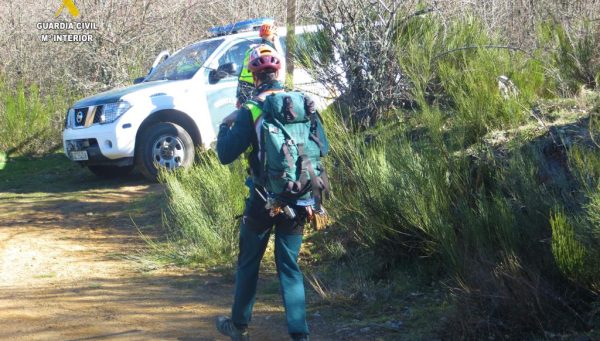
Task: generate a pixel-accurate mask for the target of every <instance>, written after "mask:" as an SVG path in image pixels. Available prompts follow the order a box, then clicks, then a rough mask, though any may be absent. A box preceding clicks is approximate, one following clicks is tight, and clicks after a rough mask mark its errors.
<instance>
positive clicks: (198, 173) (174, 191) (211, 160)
mask: <svg viewBox="0 0 600 341" xmlns="http://www.w3.org/2000/svg"><path fill="white" fill-rule="evenodd" d="M200 159H201V160H200V162H198V163H197V164H196V165H194V166H193V167H191V168H190V169H185V170H180V171H177V172H174V173H166V172H164V173H161V176H160V178H161V182H163V183H164V184H165V186H166V193H167V198H168V210H167V214H166V222H167V226H168V228H169V234H170V239H171V241H172V242H173V243H175V246H174V247H172V248H171V250H172V255H171V256H172V258H175V259H176V260H178V261H180V262H183V263H202V264H204V265H211V266H212V265H231V264H233V261H234V259H235V257H236V255H237V240H238V238H237V237H238V231H239V216H240V215H241V214H242V212H243V209H244V198H245V197H246V196H247V194H248V190H247V188H246V187H245V186H244V185H243V184H244V180H245V174H246V171H245V169H244V165H243V163H242V162H240V161H236V162H234V163H233V164H232V165H221V164H220V162H219V161H218V159H217V158H216V156H215V155H214V153H211V152H208V153H205V154H202V155H201V156H200Z"/></svg>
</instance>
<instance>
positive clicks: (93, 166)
mask: <svg viewBox="0 0 600 341" xmlns="http://www.w3.org/2000/svg"><path fill="white" fill-rule="evenodd" d="M272 20H273V19H270V18H262V19H253V20H247V21H243V22H239V23H235V24H230V25H226V26H220V27H214V28H212V29H211V30H210V33H211V34H212V35H213V37H212V38H210V39H206V40H202V41H199V42H196V43H194V44H192V45H189V46H187V47H184V48H182V49H180V50H178V51H177V52H175V53H173V54H172V55H170V54H169V52H168V51H163V52H161V53H160V54H159V55H158V56H157V57H156V60H155V61H154V63H153V64H152V68H151V69H150V71H149V72H148V74H147V75H146V76H145V77H141V78H138V79H136V80H135V81H134V83H135V84H134V85H131V86H128V87H124V88H119V89H114V90H110V91H107V92H103V93H99V94H97V95H94V96H91V97H87V98H84V99H82V100H80V101H78V102H76V103H75V104H73V106H72V107H71V108H70V109H69V110H68V113H67V117H66V122H65V129H64V131H63V144H64V152H65V154H66V155H67V156H68V157H69V158H70V159H71V160H72V161H74V162H77V163H79V164H81V165H82V166H85V167H88V168H89V169H90V170H91V171H92V172H93V173H95V174H96V175H98V176H102V177H116V176H122V175H125V174H127V173H129V172H131V171H132V169H133V168H134V167H135V166H137V167H138V169H139V170H140V171H141V173H142V174H144V176H146V177H147V178H149V179H151V180H154V179H156V176H157V173H158V169H159V168H160V167H164V168H166V169H168V170H172V169H176V168H179V167H186V166H189V165H190V164H192V162H193V160H194V156H195V151H196V149H197V148H211V145H212V144H213V142H214V141H215V140H216V134H217V133H218V125H219V124H220V122H221V121H222V119H223V118H224V117H225V116H227V115H228V114H230V113H231V112H232V111H234V110H235V109H236V108H235V103H236V96H235V95H236V88H237V77H238V74H239V72H240V71H241V67H242V63H243V60H244V56H245V52H246V50H247V49H249V48H250V46H251V45H253V44H257V43H259V42H260V38H259V36H258V32H257V30H258V29H259V28H260V26H261V25H262V24H263V23H265V22H268V21H272ZM315 29H316V28H315V27H312V28H310V27H299V28H297V29H296V32H297V34H298V35H299V36H301V35H302V34H303V33H305V32H307V31H314V30H315ZM278 33H279V36H278V37H279V38H278V39H277V40H276V42H275V45H276V48H277V50H278V51H280V52H281V53H282V54H284V53H285V52H284V51H285V30H283V29H281V30H280V31H279V32H278ZM282 70H285V66H283V68H282ZM294 83H295V84H294V86H295V87H296V88H298V89H301V90H309V89H308V88H311V87H312V88H313V91H312V92H313V93H318V94H322V93H323V90H322V89H315V88H314V87H315V86H317V85H316V83H314V82H312V81H311V79H310V77H309V75H308V73H306V72H305V71H304V70H302V69H296V70H295V72H294ZM303 87H304V88H303ZM324 100H325V99H324V98H323V99H322V100H320V101H319V99H317V101H316V102H317V103H321V105H323V103H324Z"/></svg>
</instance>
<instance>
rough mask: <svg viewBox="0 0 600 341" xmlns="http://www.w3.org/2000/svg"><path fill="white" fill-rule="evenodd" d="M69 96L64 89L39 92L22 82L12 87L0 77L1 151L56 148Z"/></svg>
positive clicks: (23, 152)
mask: <svg viewBox="0 0 600 341" xmlns="http://www.w3.org/2000/svg"><path fill="white" fill-rule="evenodd" d="M44 90H45V89H44ZM72 98H73V96H72V95H69V94H68V93H67V92H66V91H64V90H63V89H53V90H51V91H49V90H45V91H41V89H40V87H39V86H38V85H36V84H30V85H25V84H23V83H18V84H17V86H16V87H12V86H10V85H9V84H7V83H5V82H3V80H2V79H1V78H0V151H4V152H7V153H8V154H15V153H16V154H44V153H47V152H49V151H53V150H55V149H56V148H58V147H59V146H60V145H61V132H62V128H63V127H64V118H65V115H66V112H67V108H68V107H69V105H70V104H71V100H72Z"/></svg>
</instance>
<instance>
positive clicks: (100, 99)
mask: <svg viewBox="0 0 600 341" xmlns="http://www.w3.org/2000/svg"><path fill="white" fill-rule="evenodd" d="M173 82H179V81H166V80H165V81H154V82H143V83H139V84H135V85H130V86H126V87H123V88H117V89H112V90H109V91H105V92H101V93H99V94H96V95H93V96H90V97H86V98H84V99H81V100H79V101H77V102H76V103H75V104H73V108H82V107H89V106H92V105H101V104H106V103H114V102H117V101H119V100H120V99H121V98H123V96H126V95H129V94H131V93H134V92H137V91H141V90H145V89H149V88H154V87H160V86H162V85H165V84H167V83H173Z"/></svg>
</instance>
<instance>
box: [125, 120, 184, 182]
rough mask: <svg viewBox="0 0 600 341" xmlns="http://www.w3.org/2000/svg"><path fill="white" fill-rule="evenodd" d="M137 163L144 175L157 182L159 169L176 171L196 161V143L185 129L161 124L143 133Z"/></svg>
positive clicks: (168, 123) (174, 125) (137, 152)
mask: <svg viewBox="0 0 600 341" xmlns="http://www.w3.org/2000/svg"><path fill="white" fill-rule="evenodd" d="M139 141H140V144H139V146H138V148H137V151H136V162H137V165H138V168H139V170H140V172H142V174H143V175H144V176H145V177H146V178H148V179H150V180H152V181H156V178H157V176H158V170H159V168H164V169H166V170H174V169H177V168H181V167H188V166H190V165H191V164H192V163H193V161H194V142H193V140H192V138H191V137H190V134H188V132H187V131H185V129H183V128H182V127H180V126H178V125H177V124H174V123H170V122H159V123H156V124H153V125H151V126H149V127H148V128H146V129H145V130H144V131H142V135H141V138H140V140H139Z"/></svg>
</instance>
